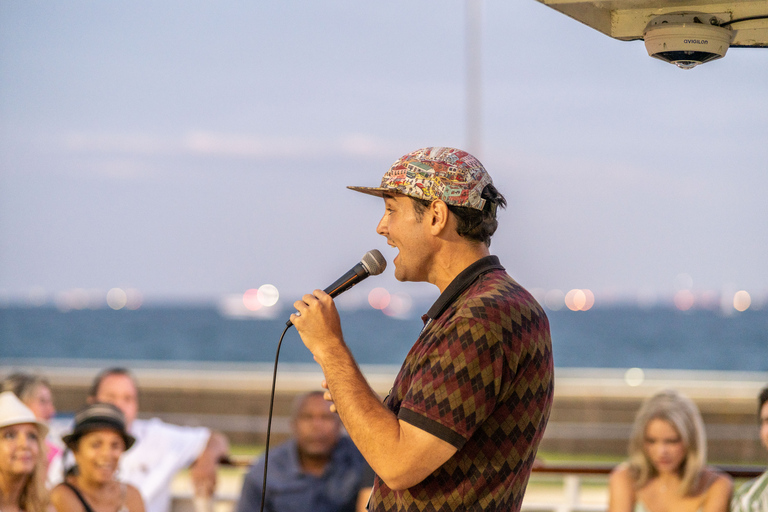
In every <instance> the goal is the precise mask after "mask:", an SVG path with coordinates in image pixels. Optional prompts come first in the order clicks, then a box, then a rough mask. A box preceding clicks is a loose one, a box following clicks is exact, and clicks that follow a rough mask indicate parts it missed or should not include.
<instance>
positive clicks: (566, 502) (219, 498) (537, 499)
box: [172, 459, 765, 512]
mask: <svg viewBox="0 0 768 512" xmlns="http://www.w3.org/2000/svg"><path fill="white" fill-rule="evenodd" d="M230 464H232V465H233V466H238V467H246V466H248V465H249V464H250V460H246V459H241V460H235V461H230ZM613 467H614V466H613V464H544V465H540V466H537V467H535V468H534V470H533V475H532V476H531V482H530V483H529V486H528V490H529V492H528V494H527V495H526V499H525V500H524V501H523V507H522V511H523V512H605V511H606V510H607V504H608V500H607V490H606V488H607V479H608V475H609V474H610V472H611V470H612V469H613ZM718 467H719V468H720V469H721V470H722V471H724V472H725V473H728V474H730V475H731V476H732V477H734V478H754V477H756V476H758V475H760V474H761V473H762V472H763V471H765V468H763V467H759V466H742V465H735V466H718ZM585 480H588V481H589V483H590V484H591V485H592V486H594V484H595V482H596V481H597V484H598V485H597V486H598V487H601V488H602V489H603V490H602V492H598V493H590V499H587V500H585V499H584V498H585V496H584V495H585V494H586V493H585V492H584V490H583V485H582V484H584V483H585ZM237 499H238V493H236V492H222V493H218V494H217V495H216V496H215V498H214V500H212V501H211V502H209V503H204V502H201V501H195V500H194V499H193V497H192V494H191V493H190V492H176V493H175V494H174V497H173V506H172V512H232V511H233V510H234V507H235V504H236V503H237Z"/></svg>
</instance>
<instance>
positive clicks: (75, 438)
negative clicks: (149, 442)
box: [3, 403, 144, 512]
mask: <svg viewBox="0 0 768 512" xmlns="http://www.w3.org/2000/svg"><path fill="white" fill-rule="evenodd" d="M63 441H64V444H66V445H67V448H68V449H70V450H72V453H73V454H74V456H75V463H76V465H75V467H74V468H72V469H71V470H70V471H69V472H68V473H67V477H66V479H65V480H64V482H63V483H61V484H59V485H57V486H56V487H54V489H53V490H52V491H51V503H53V505H54V507H56V510H57V511H58V512H144V502H143V501H142V499H141V495H140V494H139V491H138V489H136V488H135V487H133V486H132V485H129V484H126V483H122V482H118V481H117V479H116V478H115V473H116V471H117V465H118V462H119V460H120V455H122V453H123V452H124V451H125V450H127V449H128V448H130V447H131V445H133V442H134V441H135V439H134V438H133V436H131V435H130V434H128V432H127V431H126V430H125V418H124V416H123V413H122V412H120V409H118V408H117V407H115V406H114V405H112V404H104V403H96V404H92V405H89V406H88V407H86V408H85V409H82V410H81V411H80V412H78V413H77V414H76V415H75V428H74V430H73V431H72V433H71V434H68V435H66V436H64V437H63ZM3 512H5V511H3Z"/></svg>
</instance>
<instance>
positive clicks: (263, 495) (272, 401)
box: [259, 323, 293, 512]
mask: <svg viewBox="0 0 768 512" xmlns="http://www.w3.org/2000/svg"><path fill="white" fill-rule="evenodd" d="M291 325H293V324H290V323H289V324H288V325H286V326H285V329H283V334H281V335H280V341H278V342H277V353H275V369H274V371H273V372H272V392H271V393H270V396H269V414H268V415H267V438H266V441H265V446H264V480H263V481H262V484H261V507H260V508H259V511H260V512H264V503H265V502H266V497H267V463H268V462H269V436H270V433H271V432H272V408H273V406H274V405H275V384H276V383H277V362H278V360H279V359H280V347H281V346H282V345H283V338H285V333H286V332H288V329H290V328H291Z"/></svg>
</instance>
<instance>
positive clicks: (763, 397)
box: [757, 386, 768, 422]
mask: <svg viewBox="0 0 768 512" xmlns="http://www.w3.org/2000/svg"><path fill="white" fill-rule="evenodd" d="M765 402H768V386H765V387H764V388H763V390H762V391H760V395H758V397H757V403H758V405H757V421H758V422H760V413H761V412H763V406H764V405H765Z"/></svg>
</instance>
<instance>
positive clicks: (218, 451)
mask: <svg viewBox="0 0 768 512" xmlns="http://www.w3.org/2000/svg"><path fill="white" fill-rule="evenodd" d="M228 453H229V440H228V439H227V437H226V436H225V435H224V434H222V433H221V432H216V431H214V432H211V435H210V437H208V443H207V444H206V445H205V449H204V450H203V451H202V452H201V453H200V455H199V456H198V457H197V460H195V462H194V464H192V467H191V471H190V476H191V477H192V483H193V485H194V489H195V494H200V495H204V496H211V495H212V494H213V493H214V491H215V490H216V470H217V468H218V464H219V462H220V461H221V459H222V458H224V457H225V456H226V455H227V454H228Z"/></svg>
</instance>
